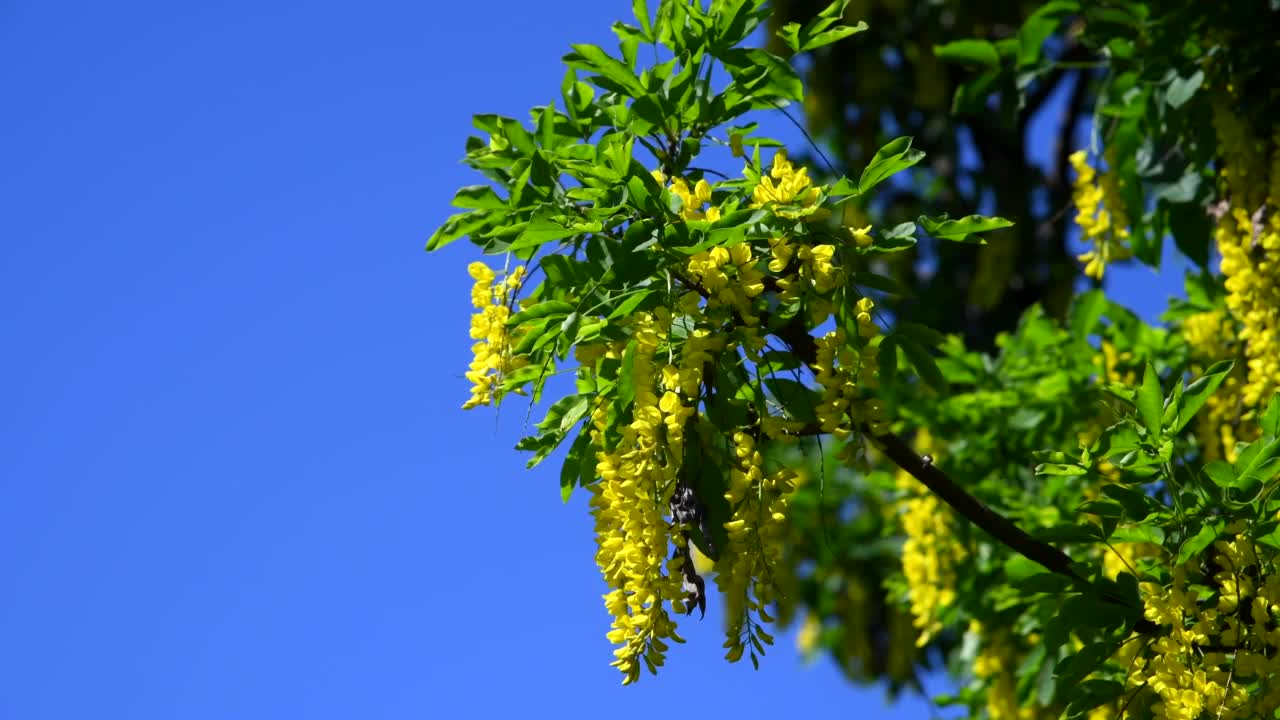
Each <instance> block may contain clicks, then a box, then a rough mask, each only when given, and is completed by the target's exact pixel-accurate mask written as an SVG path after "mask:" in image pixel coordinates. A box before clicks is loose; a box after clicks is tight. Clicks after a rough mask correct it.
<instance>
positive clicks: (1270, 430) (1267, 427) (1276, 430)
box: [1258, 393, 1280, 437]
mask: <svg viewBox="0 0 1280 720" xmlns="http://www.w3.org/2000/svg"><path fill="white" fill-rule="evenodd" d="M1258 425H1259V427H1261V428H1262V434H1263V435H1270V436H1272V437H1278V436H1280V393H1276V394H1275V395H1272V396H1271V401H1270V402H1268V403H1267V409H1266V411H1265V412H1263V413H1262V417H1261V418H1259V419H1258Z"/></svg>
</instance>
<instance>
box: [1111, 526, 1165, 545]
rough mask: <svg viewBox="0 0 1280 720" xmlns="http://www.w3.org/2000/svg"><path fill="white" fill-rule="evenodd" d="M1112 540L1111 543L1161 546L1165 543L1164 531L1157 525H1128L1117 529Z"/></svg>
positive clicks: (1112, 535) (1112, 534)
mask: <svg viewBox="0 0 1280 720" xmlns="http://www.w3.org/2000/svg"><path fill="white" fill-rule="evenodd" d="M1110 540H1111V542H1127V543H1151V544H1152V545H1161V544H1163V543H1164V531H1163V530H1161V529H1160V528H1158V527H1156V526H1155V525H1127V526H1125V527H1121V528H1116V531H1115V532H1113V533H1111V537H1110Z"/></svg>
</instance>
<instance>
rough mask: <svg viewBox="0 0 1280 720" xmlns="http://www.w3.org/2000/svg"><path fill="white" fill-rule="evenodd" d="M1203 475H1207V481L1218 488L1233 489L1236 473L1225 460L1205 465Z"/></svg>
mask: <svg viewBox="0 0 1280 720" xmlns="http://www.w3.org/2000/svg"><path fill="white" fill-rule="evenodd" d="M1204 474H1205V475H1208V476H1209V479H1210V480H1212V481H1213V483H1214V484H1215V485H1217V486H1218V487H1223V488H1229V487H1235V484H1236V471H1235V470H1234V469H1233V468H1232V467H1231V463H1229V462H1227V461H1226V460H1214V461H1213V462H1211V463H1209V464H1208V465H1205V466H1204Z"/></svg>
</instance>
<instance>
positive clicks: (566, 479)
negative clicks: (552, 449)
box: [560, 432, 595, 503]
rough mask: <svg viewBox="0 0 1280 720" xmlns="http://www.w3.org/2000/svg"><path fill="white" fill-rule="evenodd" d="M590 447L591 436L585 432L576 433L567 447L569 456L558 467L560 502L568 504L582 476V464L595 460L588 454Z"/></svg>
mask: <svg viewBox="0 0 1280 720" xmlns="http://www.w3.org/2000/svg"><path fill="white" fill-rule="evenodd" d="M590 447H591V435H590V434H589V433H587V432H580V433H578V438H577V439H576V440H574V441H573V445H571V446H570V447H569V454H568V455H566V456H565V458H564V465H561V466H560V500H561V502H566V503H567V502H569V496H570V495H572V494H573V488H574V487H575V486H577V484H578V482H579V478H580V477H581V475H582V463H583V462H584V461H586V462H588V463H593V462H594V460H595V458H594V457H592V455H591V453H590Z"/></svg>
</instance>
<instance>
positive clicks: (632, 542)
mask: <svg viewBox="0 0 1280 720" xmlns="http://www.w3.org/2000/svg"><path fill="white" fill-rule="evenodd" d="M663 320H664V318H654V317H653V316H650V315H649V314H647V313H640V314H638V315H637V316H636V317H635V318H634V319H633V322H632V324H631V325H632V340H633V342H634V344H635V350H634V363H633V365H632V370H631V372H632V382H633V385H634V387H635V404H634V407H633V410H632V420H631V422H630V423H629V424H627V425H625V426H623V427H622V431H621V432H622V438H621V440H620V441H619V442H618V445H617V448H616V449H614V450H613V451H603V450H602V451H600V452H598V453H597V455H596V460H597V464H596V473H597V475H598V476H599V477H600V482H597V483H594V484H592V485H591V486H590V488H591V491H592V497H591V512H592V515H593V516H594V517H595V525H596V535H597V541H598V542H599V548H598V550H597V552H596V562H597V563H598V564H599V565H600V570H601V572H602V573H603V574H604V578H605V582H606V583H607V584H608V585H609V587H610V591H609V593H608V594H606V595H605V596H604V598H605V607H606V608H607V609H608V610H609V613H610V614H611V615H613V629H612V630H610V632H609V633H608V638H609V641H610V642H612V643H615V644H618V645H620V647H619V648H618V649H617V650H615V651H614V655H615V657H616V660H615V661H614V662H613V665H614V667H617V668H618V669H619V670H620V671H621V672H622V673H623V676H624V677H623V684H624V685H625V684H629V683H632V682H635V681H636V680H637V679H639V676H640V663H641V661H643V662H644V663H645V665H646V666H647V667H648V668H649V670H650V672H656V669H657V668H658V667H660V666H661V665H662V664H663V661H664V659H665V652H666V650H667V644H666V640H667V639H671V640H674V641H676V642H683V639H681V638H680V636H679V635H677V634H676V624H675V621H674V620H672V619H671V616H670V615H669V614H668V612H667V609H666V607H665V606H664V605H663V603H664V602H671V603H673V607H675V609H677V610H680V609H682V608H680V607H679V606H677V605H675V603H676V602H679V600H680V598H681V597H682V595H683V591H682V589H681V582H680V572H679V571H680V567H679V564H680V562H681V559H680V558H678V557H676V558H670V559H668V547H669V540H670V532H671V530H670V529H669V523H668V521H667V519H666V514H667V512H668V508H669V507H670V502H671V495H672V493H673V492H674V490H675V477H676V475H677V474H678V472H679V468H680V461H681V458H682V457H683V449H682V444H683V433H684V425H685V422H686V420H687V419H688V418H689V416H691V415H692V414H693V412H694V411H693V408H691V407H688V406H686V405H685V404H684V403H683V401H682V400H681V398H680V397H679V395H677V394H676V393H675V392H674V391H673V388H675V387H678V386H679V384H680V382H679V381H680V375H681V373H680V372H679V371H678V370H676V369H668V368H663V369H662V370H661V371H659V370H658V368H657V367H656V365H655V361H654V355H655V354H656V352H657V349H658V345H659V344H660V343H661V342H663V341H665V339H666V338H665V336H664V330H663V328H665V327H667V326H668V325H669V324H670V323H669V320H670V318H665V320H667V322H663ZM659 375H661V376H662V377H663V378H664V386H665V388H666V389H665V390H663V391H662V395H661V396H659V394H658V393H659V391H660V390H662V388H659V386H658V383H657V382H656V378H657V377H659ZM605 421H606V416H605V414H604V413H603V412H601V411H597V413H596V414H595V415H594V416H593V422H594V424H595V428H594V431H593V439H594V440H595V444H596V445H597V446H598V447H602V446H603V442H604V437H603V436H604V426H605ZM664 568H665V570H666V572H664Z"/></svg>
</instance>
